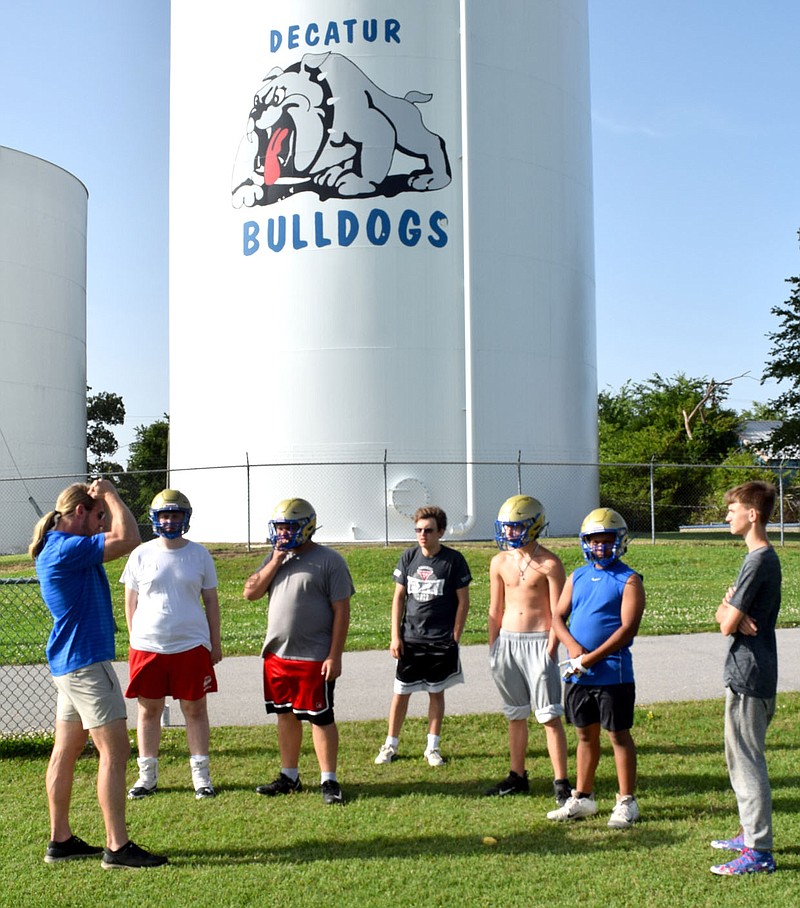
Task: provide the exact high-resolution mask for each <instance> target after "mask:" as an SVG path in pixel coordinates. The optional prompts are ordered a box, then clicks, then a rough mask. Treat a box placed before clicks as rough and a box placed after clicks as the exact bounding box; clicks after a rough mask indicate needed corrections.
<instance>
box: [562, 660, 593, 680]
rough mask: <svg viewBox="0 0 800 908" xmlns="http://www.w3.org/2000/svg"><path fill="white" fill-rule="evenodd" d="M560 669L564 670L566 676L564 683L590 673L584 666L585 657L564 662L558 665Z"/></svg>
mask: <svg viewBox="0 0 800 908" xmlns="http://www.w3.org/2000/svg"><path fill="white" fill-rule="evenodd" d="M558 667H559V668H562V669H564V674H563V675H562V678H563V679H564V681H566V680H568V679H569V678H579V677H580V676H581V675H585V674H586V672H587V671H589V669H588V668H584V666H583V655H580V656H578V657H577V659H565V660H564V661H563V662H559V663H558Z"/></svg>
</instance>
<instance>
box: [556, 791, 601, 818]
mask: <svg viewBox="0 0 800 908" xmlns="http://www.w3.org/2000/svg"><path fill="white" fill-rule="evenodd" d="M596 813H597V802H596V801H595V799H594V798H593V797H592V796H591V795H588V796H587V797H585V798H578V797H576V795H575V791H574V789H573V792H572V794H571V795H570V797H569V798H567V803H566V804H565V805H564V806H563V807H559V808H558V809H557V810H548V811H547V819H548V820H582V819H583V818H584V817H593V816H594V815H595V814H596Z"/></svg>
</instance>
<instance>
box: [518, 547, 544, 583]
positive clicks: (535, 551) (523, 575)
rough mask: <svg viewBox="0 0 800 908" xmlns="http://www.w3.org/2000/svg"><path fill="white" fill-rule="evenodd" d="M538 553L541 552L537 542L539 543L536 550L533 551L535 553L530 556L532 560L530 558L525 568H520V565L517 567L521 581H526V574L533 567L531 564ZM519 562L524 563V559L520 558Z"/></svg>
mask: <svg viewBox="0 0 800 908" xmlns="http://www.w3.org/2000/svg"><path fill="white" fill-rule="evenodd" d="M538 551H539V543H538V542H537V543H536V548H535V549H534V550H533V552H531V556H530V558H528V560H527V561H526V562H525V566H524V567H520V566H519V564H518V565H517V570H518V571H519V579H520V580H524V579H525V574H526V573H527V571H528V568H529V567H530V566H531V562H532V561H533V559H534V558H535V557H536V553H537V552H538ZM519 561H522V558H520V559H519Z"/></svg>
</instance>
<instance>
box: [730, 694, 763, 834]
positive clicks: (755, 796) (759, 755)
mask: <svg viewBox="0 0 800 908" xmlns="http://www.w3.org/2000/svg"><path fill="white" fill-rule="evenodd" d="M774 715H775V697H769V698H767V699H761V698H760V697H748V696H747V695H746V694H737V693H736V692H735V691H732V690H731V689H730V688H728V690H727V694H726V699H725V761H726V762H727V764H728V775H729V776H730V780H731V787H732V788H733V792H734V794H735V795H736V803H737V804H738V806H739V822H740V823H741V824H742V830H743V833H744V843H745V845H746V846H747V847H748V848H755V849H756V850H757V851H772V791H771V789H770V785H769V776H768V774H767V758H766V755H765V753H764V749H765V743H766V737H767V728H768V727H769V723H770V722H771V721H772V717H773V716H774Z"/></svg>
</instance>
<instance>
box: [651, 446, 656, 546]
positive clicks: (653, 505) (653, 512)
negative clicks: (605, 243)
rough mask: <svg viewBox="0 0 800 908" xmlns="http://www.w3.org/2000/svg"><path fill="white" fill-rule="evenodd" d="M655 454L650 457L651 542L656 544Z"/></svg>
mask: <svg viewBox="0 0 800 908" xmlns="http://www.w3.org/2000/svg"><path fill="white" fill-rule="evenodd" d="M655 459H656V455H655V454H654V455H653V456H652V457H651V458H650V542H651V543H652V545H655V544H656V492H655V464H654V463H653V461H654V460H655Z"/></svg>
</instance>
